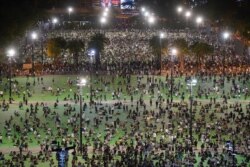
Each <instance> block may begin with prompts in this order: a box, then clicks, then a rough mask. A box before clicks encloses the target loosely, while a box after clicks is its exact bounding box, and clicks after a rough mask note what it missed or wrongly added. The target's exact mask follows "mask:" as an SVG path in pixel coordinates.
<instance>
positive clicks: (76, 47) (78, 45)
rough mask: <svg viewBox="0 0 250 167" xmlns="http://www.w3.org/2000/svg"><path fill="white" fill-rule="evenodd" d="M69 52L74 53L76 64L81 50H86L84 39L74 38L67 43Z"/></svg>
mask: <svg viewBox="0 0 250 167" xmlns="http://www.w3.org/2000/svg"><path fill="white" fill-rule="evenodd" d="M67 48H68V49H69V52H70V53H71V54H73V59H74V64H78V58H79V52H81V51H82V52H84V50H85V43H84V41H82V40H79V39H74V40H71V41H69V42H68V43H67Z"/></svg>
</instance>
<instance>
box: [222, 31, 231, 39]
mask: <svg viewBox="0 0 250 167" xmlns="http://www.w3.org/2000/svg"><path fill="white" fill-rule="evenodd" d="M229 37H230V33H229V32H227V31H226V32H224V33H223V39H224V40H227V39H228V38H229Z"/></svg>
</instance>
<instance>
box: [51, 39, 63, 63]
mask: <svg viewBox="0 0 250 167" xmlns="http://www.w3.org/2000/svg"><path fill="white" fill-rule="evenodd" d="M65 46H66V41H65V40H64V39H63V38H61V37H58V38H51V39H49V40H48V42H47V55H48V57H50V58H52V59H54V60H56V59H58V58H60V57H59V56H60V55H61V52H62V50H63V49H64V48H65Z"/></svg>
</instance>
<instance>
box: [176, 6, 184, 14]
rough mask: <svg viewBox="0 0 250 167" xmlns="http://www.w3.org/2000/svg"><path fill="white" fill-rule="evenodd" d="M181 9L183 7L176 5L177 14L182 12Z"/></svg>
mask: <svg viewBox="0 0 250 167" xmlns="http://www.w3.org/2000/svg"><path fill="white" fill-rule="evenodd" d="M182 11H183V8H182V7H181V6H178V7H177V12H178V14H180V13H182Z"/></svg>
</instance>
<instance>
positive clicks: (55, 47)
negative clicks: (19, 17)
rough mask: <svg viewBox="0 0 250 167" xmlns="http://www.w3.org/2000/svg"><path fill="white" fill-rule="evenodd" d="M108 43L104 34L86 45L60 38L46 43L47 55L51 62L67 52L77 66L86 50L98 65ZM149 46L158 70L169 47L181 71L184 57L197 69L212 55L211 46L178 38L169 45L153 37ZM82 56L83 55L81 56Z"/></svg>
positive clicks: (95, 37)
mask: <svg viewBox="0 0 250 167" xmlns="http://www.w3.org/2000/svg"><path fill="white" fill-rule="evenodd" d="M108 43H109V40H108V38H106V37H105V35H104V34H101V33H98V34H95V35H94V36H92V37H91V39H90V41H88V43H86V41H83V40H82V39H73V40H69V41H66V40H65V39H64V38H62V37H57V38H51V39H49V40H48V41H47V55H48V57H49V58H51V59H53V60H55V61H56V60H60V59H61V58H62V54H63V53H64V52H65V51H66V50H67V51H68V52H69V53H70V54H71V55H72V57H73V60H74V64H76V65H77V64H78V62H79V56H80V55H82V53H86V49H94V50H95V64H97V65H99V64H100V62H101V61H100V54H101V53H102V51H103V50H104V46H105V45H107V44H108ZM149 45H150V47H151V48H152V50H153V54H154V55H155V62H156V65H157V66H158V68H160V63H161V61H162V60H161V55H169V54H171V53H170V52H169V51H170V49H171V48H170V47H175V48H176V49H177V50H178V54H177V55H176V56H178V60H179V61H178V62H179V67H180V69H181V70H184V68H185V67H184V64H185V63H184V60H185V56H187V55H191V56H193V57H194V58H195V59H196V63H197V69H198V68H200V67H201V65H202V59H203V58H204V57H205V56H208V55H213V54H212V53H213V52H214V48H213V46H211V45H209V44H207V43H204V42H195V43H193V44H192V45H189V44H188V42H187V41H186V40H185V39H184V38H179V39H176V40H175V41H173V42H172V43H171V44H170V42H169V41H168V40H167V39H160V38H159V36H153V37H152V38H151V39H150V41H149ZM83 56H84V55H83Z"/></svg>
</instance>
